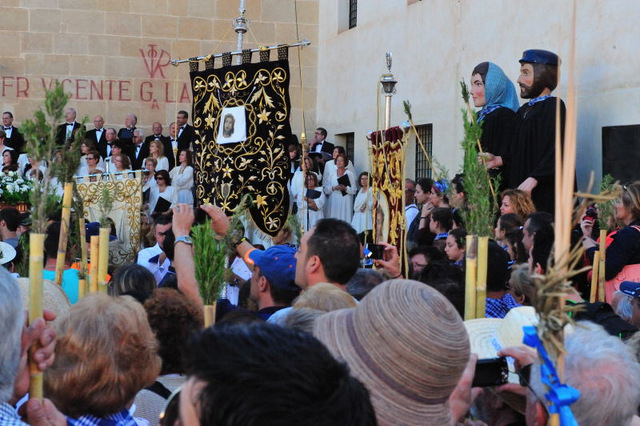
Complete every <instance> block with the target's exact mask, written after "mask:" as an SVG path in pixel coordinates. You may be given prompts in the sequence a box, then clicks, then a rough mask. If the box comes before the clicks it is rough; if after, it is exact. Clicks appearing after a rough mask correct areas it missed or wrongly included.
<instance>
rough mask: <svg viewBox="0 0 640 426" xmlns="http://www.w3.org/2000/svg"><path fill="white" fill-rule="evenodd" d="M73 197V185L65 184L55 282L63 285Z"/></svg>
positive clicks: (70, 183)
mask: <svg viewBox="0 0 640 426" xmlns="http://www.w3.org/2000/svg"><path fill="white" fill-rule="evenodd" d="M72 195H73V183H72V182H67V183H65V184H64V196H63V197H62V219H61V222H60V237H59V238H58V257H57V258H56V275H55V278H54V282H55V283H56V284H57V285H62V272H63V271H64V261H65V258H66V256H67V242H68V241H69V221H70V219H71V196H72Z"/></svg>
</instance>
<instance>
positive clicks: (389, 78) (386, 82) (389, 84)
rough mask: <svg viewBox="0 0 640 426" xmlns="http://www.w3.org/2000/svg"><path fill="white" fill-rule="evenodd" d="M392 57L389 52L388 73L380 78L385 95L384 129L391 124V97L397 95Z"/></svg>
mask: <svg viewBox="0 0 640 426" xmlns="http://www.w3.org/2000/svg"><path fill="white" fill-rule="evenodd" d="M391 64H392V55H391V52H387V71H388V72H387V73H386V74H382V76H381V77H380V84H382V94H383V95H384V128H385V129H388V128H389V125H390V123H391V97H392V96H393V95H394V94H395V93H396V84H397V83H398V81H397V80H396V79H395V78H394V77H393V74H391Z"/></svg>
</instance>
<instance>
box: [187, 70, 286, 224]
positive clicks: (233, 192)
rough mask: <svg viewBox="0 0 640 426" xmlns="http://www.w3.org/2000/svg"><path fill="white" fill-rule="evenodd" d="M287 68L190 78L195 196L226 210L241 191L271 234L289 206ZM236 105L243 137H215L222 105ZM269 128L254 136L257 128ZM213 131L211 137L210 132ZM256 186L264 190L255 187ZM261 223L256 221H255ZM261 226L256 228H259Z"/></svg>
mask: <svg viewBox="0 0 640 426" xmlns="http://www.w3.org/2000/svg"><path fill="white" fill-rule="evenodd" d="M287 79H288V71H287V70H286V69H285V68H282V67H276V68H273V69H268V68H259V69H258V70H257V71H256V72H255V73H254V74H253V77H250V76H249V75H248V74H247V71H246V70H243V69H238V70H231V71H227V72H226V73H225V76H224V81H222V80H220V78H219V77H218V76H217V75H215V74H211V75H209V76H207V78H206V79H205V78H203V77H201V76H197V77H195V78H194V79H193V84H192V86H193V92H194V96H193V102H194V127H195V129H196V141H195V142H194V144H195V145H196V147H195V149H196V150H197V151H198V152H199V155H196V158H195V159H194V162H195V163H196V167H195V168H196V175H195V185H196V197H197V199H198V200H200V201H202V202H205V203H212V202H214V200H215V201H216V202H217V203H218V205H219V206H220V207H221V208H222V209H224V210H225V211H226V212H227V213H233V212H234V211H236V210H237V209H238V207H239V202H240V200H241V199H242V196H243V195H244V194H246V193H247V192H248V193H251V194H252V198H253V209H257V211H258V212H259V217H258V219H260V220H256V215H255V214H254V215H253V218H254V220H256V224H257V225H258V227H259V228H261V229H262V230H263V231H264V232H266V233H268V234H271V235H275V234H276V233H277V232H278V231H279V229H280V228H281V227H282V226H283V225H284V221H286V217H287V212H288V209H289V205H288V203H285V201H286V200H287V199H288V190H287V187H286V181H287V177H288V172H289V170H288V159H287V157H286V149H285V148H284V142H285V138H286V135H285V134H284V129H285V124H286V123H287V122H288V119H289V114H290V111H289V110H288V95H287V88H286V85H285V86H283V83H286V82H287ZM237 106H242V107H244V109H245V111H246V117H247V119H246V140H245V141H243V142H239V143H232V144H218V143H216V141H215V138H216V137H217V129H218V128H219V126H220V120H221V119H222V116H221V112H222V110H223V109H224V108H230V107H237ZM259 126H260V129H263V128H264V126H267V127H268V128H269V131H268V132H266V133H268V135H266V134H265V132H264V131H262V132H261V133H260V134H259V131H258V128H259ZM210 135H213V138H212V137H211V136H210ZM258 187H260V188H266V191H259V190H258ZM260 221H261V222H262V223H259V222H260ZM261 225H262V226H261Z"/></svg>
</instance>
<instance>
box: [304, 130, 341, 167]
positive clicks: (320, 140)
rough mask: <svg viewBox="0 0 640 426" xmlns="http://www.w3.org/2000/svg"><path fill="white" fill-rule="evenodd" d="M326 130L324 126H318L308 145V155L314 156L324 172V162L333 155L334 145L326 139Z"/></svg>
mask: <svg viewBox="0 0 640 426" xmlns="http://www.w3.org/2000/svg"><path fill="white" fill-rule="evenodd" d="M326 138H327V130H326V129H325V128H324V127H318V128H317V129H316V131H315V133H314V136H313V139H312V140H311V142H310V144H309V145H310V146H309V156H310V157H314V158H315V159H316V162H317V163H318V166H319V167H320V171H322V172H323V173H324V162H325V161H326V160H330V159H331V158H332V157H333V148H335V147H334V145H333V144H332V143H331V142H327V141H326Z"/></svg>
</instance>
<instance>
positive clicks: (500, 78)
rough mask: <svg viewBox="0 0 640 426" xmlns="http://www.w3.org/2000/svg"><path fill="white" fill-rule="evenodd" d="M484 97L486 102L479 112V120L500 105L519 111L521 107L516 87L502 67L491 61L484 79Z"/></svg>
mask: <svg viewBox="0 0 640 426" xmlns="http://www.w3.org/2000/svg"><path fill="white" fill-rule="evenodd" d="M484 80H485V81H484V97H485V101H486V104H485V106H484V107H482V109H481V110H480V112H479V113H478V121H482V120H483V119H484V117H486V116H487V115H488V114H489V113H490V112H493V111H495V110H496V109H498V108H500V107H505V108H509V109H511V110H513V111H517V110H518V108H519V107H520V104H519V103H518V95H516V88H515V86H514V85H513V83H512V82H511V80H509V77H507V76H506V75H505V73H504V71H502V68H500V67H499V66H497V65H496V64H494V63H493V62H489V68H488V70H487V75H486V76H485V79H484Z"/></svg>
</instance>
